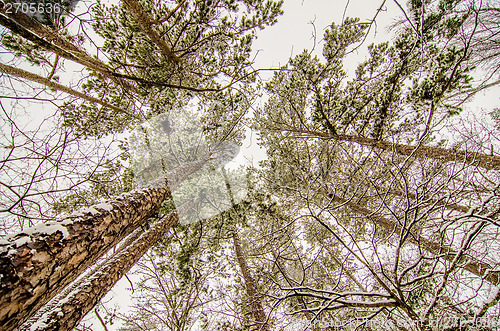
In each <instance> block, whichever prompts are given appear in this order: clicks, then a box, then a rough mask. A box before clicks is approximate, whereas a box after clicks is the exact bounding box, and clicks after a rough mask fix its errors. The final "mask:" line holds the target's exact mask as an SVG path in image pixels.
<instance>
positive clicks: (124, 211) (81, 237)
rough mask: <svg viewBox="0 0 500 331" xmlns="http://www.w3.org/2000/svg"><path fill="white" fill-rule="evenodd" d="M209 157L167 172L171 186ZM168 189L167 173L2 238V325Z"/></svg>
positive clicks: (153, 206)
mask: <svg viewBox="0 0 500 331" xmlns="http://www.w3.org/2000/svg"><path fill="white" fill-rule="evenodd" d="M207 160H208V158H203V159H200V160H198V161H195V162H192V163H188V164H185V165H184V166H181V167H179V168H178V169H175V170H174V171H173V172H172V173H169V174H168V176H167V177H168V180H169V184H170V187H172V188H174V187H175V186H177V185H178V184H179V183H180V182H182V181H183V180H184V179H186V178H187V177H188V176H189V175H190V174H192V173H194V172H195V171H197V170H198V169H200V168H201V167H202V166H203V165H204V164H205V163H206V161H207ZM169 195H170V188H169V187H168V186H167V185H166V179H161V180H158V181H157V182H155V183H153V184H152V185H151V186H150V187H148V188H145V189H141V190H135V191H132V192H128V193H125V194H122V195H120V196H118V197H117V198H115V199H111V200H109V201H107V202H106V203H102V204H98V205H94V206H92V207H90V208H85V209H83V210H81V211H80V213H77V214H73V215H71V216H69V217H66V218H63V219H59V220H56V221H53V222H48V223H45V224H40V225H37V226H34V227H31V228H28V229H26V230H24V231H22V232H20V233H17V234H15V235H11V236H9V237H8V238H7V240H2V241H1V242H0V270H1V275H2V277H1V279H0V281H1V282H0V325H2V327H3V328H4V329H3V330H12V329H14V328H15V327H17V326H19V325H20V324H22V323H23V322H24V321H26V319H27V318H29V317H30V316H31V315H33V314H34V313H35V312H36V310H38V309H39V308H40V307H41V306H42V305H44V304H45V303H47V302H48V301H49V300H50V299H51V298H53V297H54V296H55V295H56V294H57V293H58V292H60V291H61V290H62V289H63V288H64V287H65V286H67V285H68V284H70V283H71V282H72V281H74V280H75V279H76V277H78V276H79V275H80V274H82V273H83V272H84V271H85V270H86V269H87V268H88V267H89V266H91V265H93V264H94V263H95V262H96V261H97V260H98V258H100V257H101V256H103V255H104V254H105V253H106V252H107V251H108V250H109V249H110V248H112V247H113V246H115V245H116V244H118V243H119V242H120V241H121V240H122V239H123V238H124V237H126V236H127V235H129V234H130V233H131V232H132V231H133V230H135V229H136V228H137V227H138V226H139V225H140V224H142V223H143V222H144V221H146V220H147V219H148V218H150V217H151V216H153V215H154V214H155V213H156V212H157V211H158V209H159V208H160V205H161V203H162V202H163V201H164V200H165V199H166V198H167V197H168V196H169Z"/></svg>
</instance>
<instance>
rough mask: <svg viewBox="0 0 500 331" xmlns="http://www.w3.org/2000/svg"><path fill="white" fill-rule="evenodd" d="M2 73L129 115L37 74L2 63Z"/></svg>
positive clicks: (0, 67)
mask: <svg viewBox="0 0 500 331" xmlns="http://www.w3.org/2000/svg"><path fill="white" fill-rule="evenodd" d="M0 71H2V72H5V73H6V74H8V75H10V76H15V77H19V78H23V79H27V80H30V81H32V82H36V83H39V84H43V85H45V86H47V87H49V88H51V89H54V90H58V91H62V92H65V93H68V94H70V95H72V96H75V97H78V98H81V99H83V100H86V101H89V102H95V103H97V104H100V105H101V106H104V107H106V108H110V109H113V110H115V111H117V112H120V113H125V114H129V113H128V112H127V111H126V110H123V109H121V108H119V107H116V106H113V105H111V104H109V103H106V102H104V101H102V100H100V99H97V98H94V97H91V96H89V95H87V94H85V93H82V92H79V91H76V90H73V89H71V88H69V87H67V86H64V85H61V84H59V83H56V82H54V81H52V80H50V79H47V78H45V77H42V76H38V75H37V74H34V73H31V72H28V71H25V70H23V69H19V68H15V67H11V66H9V65H6V64H3V63H0Z"/></svg>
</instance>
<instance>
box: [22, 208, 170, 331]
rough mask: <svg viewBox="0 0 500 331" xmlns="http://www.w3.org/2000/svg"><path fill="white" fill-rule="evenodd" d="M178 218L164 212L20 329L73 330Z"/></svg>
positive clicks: (36, 330)
mask: <svg viewBox="0 0 500 331" xmlns="http://www.w3.org/2000/svg"><path fill="white" fill-rule="evenodd" d="M178 219H179V218H178V215H177V212H171V213H170V214H168V215H167V216H165V217H164V218H163V219H162V220H161V221H159V222H158V223H156V224H155V225H154V226H153V227H152V228H151V229H150V230H148V231H147V232H145V233H143V234H142V235H141V236H140V237H139V238H137V239H136V240H135V241H133V242H132V243H131V244H130V245H128V247H126V248H125V249H124V250H123V251H121V252H117V253H116V254H114V255H113V256H112V257H111V258H110V259H108V260H107V261H106V263H105V264H104V265H103V266H101V267H100V268H99V269H98V270H97V271H96V272H95V273H94V274H93V275H91V276H90V277H89V278H88V279H86V280H84V281H83V282H82V284H80V285H79V286H78V287H77V288H76V289H75V290H74V291H72V292H71V293H70V294H69V295H68V296H67V297H66V298H64V299H63V300H61V301H60V302H59V304H58V305H57V308H56V309H53V310H51V311H48V312H47V313H46V314H44V315H43V316H42V317H41V318H40V319H39V320H37V321H36V323H35V324H34V325H31V326H23V327H21V328H20V329H19V330H31V331H41V330H72V329H73V328H74V327H76V326H77V325H78V323H79V322H80V321H81V319H82V318H83V317H84V316H85V315H86V314H87V313H88V312H89V311H90V310H91V309H92V308H93V307H94V306H95V305H96V304H97V303H98V302H99V301H100V300H101V299H102V298H103V297H104V296H105V295H106V293H108V292H109V290H111V288H113V286H114V285H115V284H116V283H117V282H118V281H119V280H120V278H121V277H122V276H123V275H124V274H125V273H127V272H128V271H129V270H130V268H132V266H134V264H136V263H137V261H139V259H140V258H141V257H142V256H143V255H144V254H145V253H146V252H147V251H148V250H149V249H150V248H151V247H152V246H153V245H154V244H155V243H156V242H157V241H158V240H159V239H160V238H161V237H162V236H164V235H165V233H166V232H167V231H168V230H169V229H170V227H171V226H172V225H174V224H175V223H176V222H177V221H178Z"/></svg>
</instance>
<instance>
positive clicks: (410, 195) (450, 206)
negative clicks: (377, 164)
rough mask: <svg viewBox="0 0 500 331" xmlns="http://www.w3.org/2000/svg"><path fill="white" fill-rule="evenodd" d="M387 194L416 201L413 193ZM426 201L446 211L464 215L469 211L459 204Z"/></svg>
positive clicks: (395, 192) (382, 189)
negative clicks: (449, 210)
mask: <svg viewBox="0 0 500 331" xmlns="http://www.w3.org/2000/svg"><path fill="white" fill-rule="evenodd" d="M377 189H378V190H379V191H384V190H385V189H384V188H381V187H377ZM388 192H389V193H390V194H394V195H397V196H400V197H403V198H406V196H408V198H410V199H413V200H415V199H417V196H416V195H415V194H414V193H411V192H403V191H400V190H392V189H390V190H388ZM426 201H429V203H430V204H433V205H434V204H435V205H436V206H440V207H444V208H446V209H452V210H455V211H458V212H461V213H466V212H468V211H469V209H470V208H469V207H467V206H462V205H459V204H456V203H447V202H446V199H429V200H426Z"/></svg>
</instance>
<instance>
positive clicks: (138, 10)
mask: <svg viewBox="0 0 500 331" xmlns="http://www.w3.org/2000/svg"><path fill="white" fill-rule="evenodd" d="M123 2H124V3H125V5H126V6H127V7H128V9H129V11H130V13H131V14H132V16H134V18H135V19H136V20H137V22H139V25H140V26H141V29H142V31H144V33H145V34H146V35H147V36H148V37H149V38H150V39H151V40H152V41H153V42H154V43H155V44H156V46H158V48H159V49H160V51H161V53H162V54H163V55H164V56H165V57H166V58H167V59H169V60H171V61H174V62H177V61H179V58H178V57H177V56H176V55H175V54H174V53H173V52H172V50H171V49H170V47H169V46H168V45H167V43H166V42H165V41H164V40H163V39H162V38H161V37H160V35H159V34H158V32H156V31H155V30H154V29H153V28H152V25H153V23H152V22H151V20H150V19H149V17H148V15H147V14H146V13H145V12H144V10H143V9H142V6H141V4H140V3H139V2H138V1H136V0H123Z"/></svg>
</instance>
